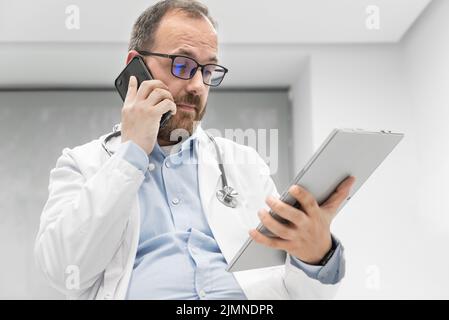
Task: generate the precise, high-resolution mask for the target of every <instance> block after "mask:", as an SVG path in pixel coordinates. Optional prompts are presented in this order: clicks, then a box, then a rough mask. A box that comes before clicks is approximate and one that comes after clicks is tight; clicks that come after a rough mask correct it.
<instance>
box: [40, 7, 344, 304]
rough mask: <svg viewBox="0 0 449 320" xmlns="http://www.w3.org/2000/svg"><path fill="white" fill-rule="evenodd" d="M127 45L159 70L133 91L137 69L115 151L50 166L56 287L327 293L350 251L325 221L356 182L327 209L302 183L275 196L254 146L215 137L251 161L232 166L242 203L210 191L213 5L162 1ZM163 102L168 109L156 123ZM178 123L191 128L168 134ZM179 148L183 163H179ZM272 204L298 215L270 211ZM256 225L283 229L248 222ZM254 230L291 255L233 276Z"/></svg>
mask: <svg viewBox="0 0 449 320" xmlns="http://www.w3.org/2000/svg"><path fill="white" fill-rule="evenodd" d="M129 49H130V50H129V53H128V56H127V59H126V62H127V63H128V62H129V61H130V60H131V59H132V58H133V57H135V56H136V55H139V54H140V55H142V56H143V57H144V59H145V63H146V65H147V66H148V67H149V69H150V70H151V72H152V74H153V76H154V78H155V79H157V80H151V81H145V82H143V83H142V84H141V86H140V87H139V88H137V81H136V79H135V78H134V77H131V79H130V83H129V88H128V92H127V96H126V99H125V102H124V105H123V109H122V114H121V131H122V134H121V137H116V138H114V139H113V140H112V141H110V143H109V144H108V148H109V150H110V151H111V153H113V155H112V156H109V155H108V154H107V153H106V152H105V150H104V149H103V148H102V142H103V140H104V137H101V138H100V139H98V140H94V141H92V142H90V143H87V144H85V145H82V146H79V147H76V148H74V149H65V150H64V151H63V154H62V156H61V157H60V158H59V159H58V161H57V164H56V168H55V169H53V170H52V171H51V174H50V185H49V193H50V194H49V198H48V201H47V203H46V205H45V208H44V210H43V213H42V217H41V225H40V230H39V233H38V236H37V239H36V245H35V255H36V259H37V261H38V264H39V266H40V268H41V269H42V270H43V271H44V273H45V274H46V276H47V277H48V279H49V281H50V283H51V284H52V285H53V286H55V287H56V288H57V289H58V290H60V291H61V292H63V293H65V294H66V295H67V296H68V297H70V298H78V299H85V298H89V299H111V298H114V299H125V298H128V299H198V298H199V299H289V298H292V299H301V298H331V297H332V296H333V294H334V293H335V289H336V284H337V283H338V282H339V281H340V280H341V278H342V277H343V274H344V258H343V248H342V246H341V244H339V243H338V240H336V239H335V238H333V237H332V236H331V233H330V224H331V221H332V219H333V217H334V215H335V212H336V210H337V208H338V206H339V205H340V203H341V202H342V201H343V200H344V199H345V198H346V197H347V195H348V193H349V189H350V187H351V185H352V183H353V179H352V178H349V179H347V180H345V182H343V183H342V184H341V185H340V187H339V188H338V189H337V191H336V192H335V193H334V194H333V195H332V196H331V197H330V198H329V200H328V201H327V202H326V203H325V204H324V205H322V206H321V207H320V206H318V205H317V202H316V201H315V199H314V198H313V196H312V195H311V194H309V193H308V192H307V191H306V190H304V189H301V188H299V187H292V188H290V191H289V192H290V193H291V194H292V195H293V196H294V197H295V198H296V199H298V201H299V202H300V203H301V205H302V208H303V211H301V210H298V209H296V208H294V207H291V206H289V205H287V204H285V203H283V202H281V201H279V200H278V199H277V198H278V196H279V194H278V193H277V191H276V187H275V186H274V183H273V181H272V180H271V178H270V176H269V174H268V173H269V170H268V167H267V166H266V164H265V163H264V162H263V161H262V160H261V158H260V157H259V156H258V155H257V153H256V151H255V150H254V149H252V148H249V147H245V146H242V145H239V144H236V143H234V142H232V141H229V140H226V139H220V138H217V139H216V140H217V143H218V145H219V148H220V152H222V153H223V154H224V155H226V154H234V155H243V156H244V158H251V157H252V158H256V160H257V161H256V162H253V163H229V164H226V173H227V177H228V180H230V184H231V183H232V186H235V187H236V189H238V191H239V197H240V205H239V206H237V208H235V209H232V208H228V207H226V206H224V205H223V204H222V203H220V201H218V200H217V198H216V196H215V193H216V190H217V188H219V185H220V179H219V178H220V171H219V170H218V163H217V159H216V153H215V150H214V149H213V148H211V147H210V143H209V142H210V141H209V140H208V138H207V136H206V134H205V132H204V131H203V130H202V129H201V126H199V125H198V121H200V120H201V119H202V117H203V115H204V113H205V111H206V102H207V97H208V93H209V87H210V86H211V85H216V84H217V83H220V82H221V80H222V78H223V76H224V74H225V73H226V72H224V71H223V70H225V68H224V67H221V66H219V65H218V64H217V54H218V46H217V34H216V30H215V27H214V23H213V20H212V18H211V17H210V16H209V14H208V10H207V8H206V7H205V6H204V5H202V4H200V3H198V2H195V1H182V0H167V1H162V2H159V3H157V4H155V5H154V6H153V7H150V8H149V9H147V10H146V11H145V12H144V13H142V15H141V16H140V17H139V18H138V20H137V21H136V23H135V25H134V29H133V32H132V37H131V41H130V48H129ZM155 53H156V54H155ZM197 63H199V64H201V65H208V66H203V67H198V65H197ZM169 111H171V112H172V114H173V116H172V117H171V119H170V120H169V122H168V124H167V126H166V127H164V128H162V129H161V130H159V129H160V128H159V122H160V119H161V116H162V115H163V114H164V113H166V112H169ZM177 130H181V131H184V132H187V136H188V137H185V138H186V139H184V140H182V141H181V142H178V140H177V139H176V138H177V137H175V139H173V133H174V132H176V131H177ZM179 157H181V158H182V159H184V160H185V159H187V160H189V161H181V162H179V161H175V160H176V159H178V158H179ZM217 186H218V187H217ZM237 187H238V188H237ZM268 207H271V208H272V209H273V210H274V211H275V212H276V213H278V214H279V215H280V216H282V217H283V218H285V219H287V220H289V221H290V222H291V223H290V224H289V225H284V224H280V223H279V222H277V221H276V220H274V219H273V218H272V217H271V216H270V215H269V214H268V212H267V208H268ZM258 216H259V218H258ZM259 219H260V220H259ZM259 221H262V222H263V223H264V225H265V226H266V227H267V228H268V229H270V231H272V232H273V233H274V234H276V235H277V236H278V237H279V238H268V237H266V236H265V235H263V234H261V233H259V232H258V231H256V230H254V229H253V228H254V227H255V226H256V225H257V224H258V223H259ZM250 230H251V231H250ZM248 232H249V233H250V235H251V237H253V238H254V240H255V241H257V242H259V243H261V244H263V245H266V246H268V247H275V248H279V249H283V250H285V251H287V253H288V254H287V259H286V262H285V265H283V266H278V267H272V268H266V269H257V270H248V271H242V272H236V273H228V272H226V271H225V268H226V266H227V263H229V261H230V259H232V257H233V256H234V255H235V253H236V252H237V251H238V249H239V248H240V246H241V245H242V243H243V242H244V241H245V239H246V238H247V236H248ZM69 276H70V281H69V279H68V277H69ZM74 280H76V281H74Z"/></svg>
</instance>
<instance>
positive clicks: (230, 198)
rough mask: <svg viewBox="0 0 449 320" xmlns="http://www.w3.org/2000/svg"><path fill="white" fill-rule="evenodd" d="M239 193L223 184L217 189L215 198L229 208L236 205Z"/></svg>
mask: <svg viewBox="0 0 449 320" xmlns="http://www.w3.org/2000/svg"><path fill="white" fill-rule="evenodd" d="M238 195H239V194H238V193H237V192H236V191H235V190H234V189H233V188H232V187H230V186H224V187H223V189H220V190H218V191H217V199H218V200H219V201H220V202H221V203H223V204H224V205H225V206H227V207H229V208H235V207H237V196H238Z"/></svg>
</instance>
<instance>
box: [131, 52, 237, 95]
mask: <svg viewBox="0 0 449 320" xmlns="http://www.w3.org/2000/svg"><path fill="white" fill-rule="evenodd" d="M136 51H137V52H138V53H139V54H140V55H142V56H156V57H162V58H168V59H171V68H170V71H171V74H172V75H173V76H174V77H176V78H178V79H182V80H190V79H192V78H193V77H194V76H195V74H196V72H197V71H198V69H201V75H202V76H203V83H204V84H205V85H207V86H210V87H218V86H219V85H220V84H221V82H222V81H223V79H224V77H225V75H226V73H227V72H228V71H229V70H228V69H227V68H225V67H223V66H221V65H219V64H215V63H207V64H200V63H198V61H196V60H195V59H193V58H191V57H188V56H184V55H179V54H165V53H157V52H149V51H145V50H136ZM176 58H186V59H190V60H192V61H193V62H195V63H196V65H197V67H196V68H195V72H193V74H192V75H191V76H190V77H189V78H182V77H179V76H177V75H176V74H174V73H173V65H174V63H175V59H176ZM206 66H215V67H219V68H222V69H223V77H221V80H220V82H219V83H217V84H211V83H206V82H205V81H204V74H203V72H204V67H206Z"/></svg>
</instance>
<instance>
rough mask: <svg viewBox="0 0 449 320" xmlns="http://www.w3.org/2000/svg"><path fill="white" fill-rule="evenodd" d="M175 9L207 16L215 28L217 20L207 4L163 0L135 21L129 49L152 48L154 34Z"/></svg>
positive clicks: (191, 1)
mask: <svg viewBox="0 0 449 320" xmlns="http://www.w3.org/2000/svg"><path fill="white" fill-rule="evenodd" d="M173 9H177V10H180V11H182V12H185V13H187V14H188V16H189V17H192V18H203V17H205V18H207V19H208V20H209V21H210V23H211V24H212V26H213V27H214V28H216V27H217V24H216V22H215V21H214V20H213V19H212V17H211V16H210V15H209V9H208V8H207V7H206V5H204V4H202V3H201V2H198V1H196V0H163V1H159V2H157V3H156V4H154V5H152V6H151V7H149V8H147V9H146V10H145V11H144V12H142V14H141V15H140V16H139V18H137V20H136V22H135V23H134V26H133V30H132V33H131V39H130V41H129V50H143V49H145V48H147V49H150V48H151V47H152V46H153V45H154V40H155V39H154V34H155V32H156V30H157V27H158V26H159V24H160V22H161V20H162V18H163V17H164V15H165V14H166V13H167V12H168V11H170V10H173Z"/></svg>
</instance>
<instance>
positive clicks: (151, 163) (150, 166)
mask: <svg viewBox="0 0 449 320" xmlns="http://www.w3.org/2000/svg"><path fill="white" fill-rule="evenodd" d="M154 168H156V166H155V164H154V163H153V162H150V163H149V164H148V170H149V171H153V170H154Z"/></svg>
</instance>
